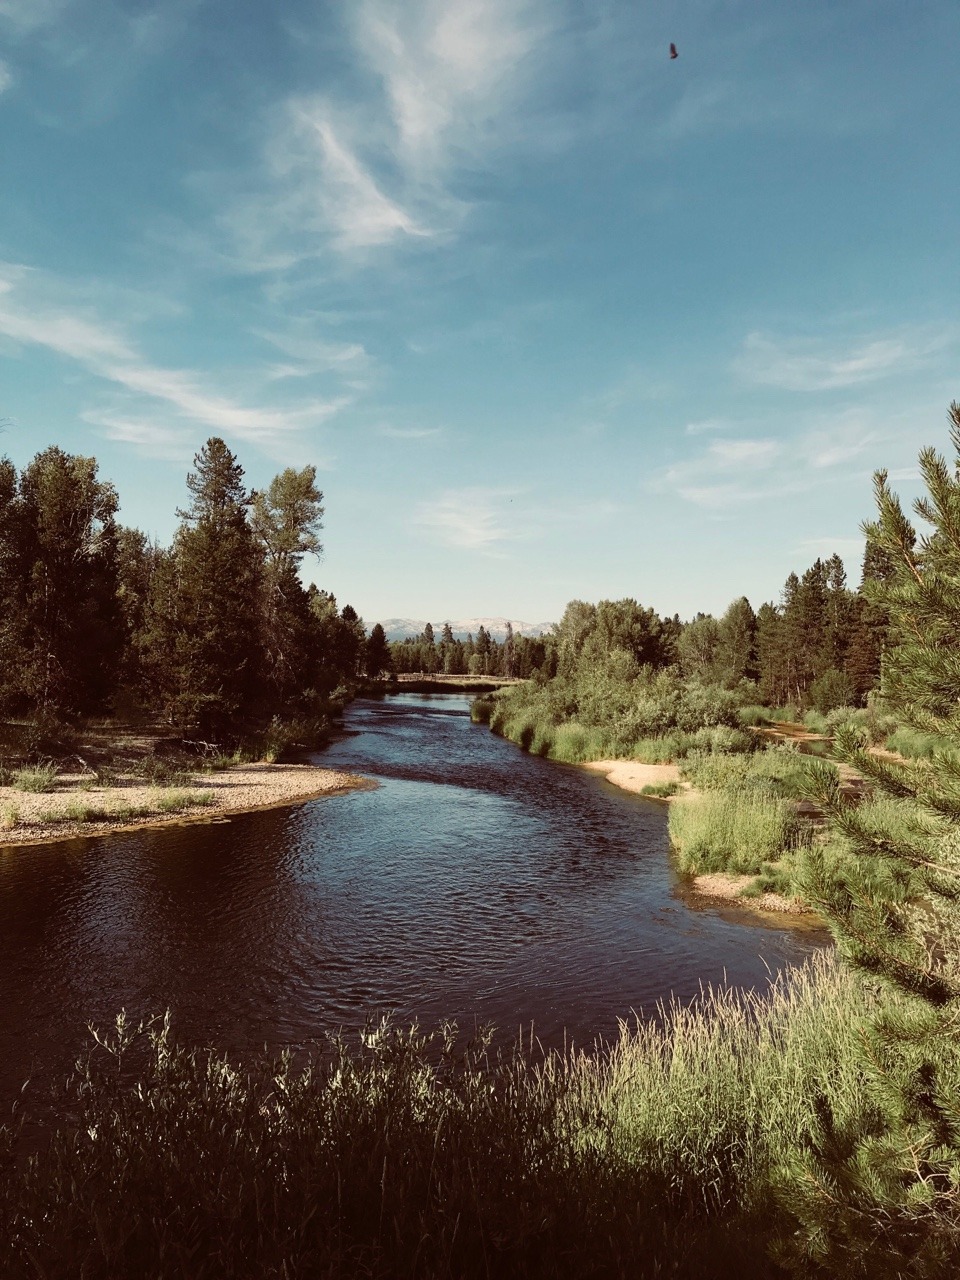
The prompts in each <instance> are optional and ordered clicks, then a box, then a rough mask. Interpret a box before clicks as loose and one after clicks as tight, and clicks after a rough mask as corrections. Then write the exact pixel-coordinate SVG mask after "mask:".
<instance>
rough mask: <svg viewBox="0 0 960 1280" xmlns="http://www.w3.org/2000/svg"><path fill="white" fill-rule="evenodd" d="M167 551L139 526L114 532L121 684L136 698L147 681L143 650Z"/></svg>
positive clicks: (122, 528) (146, 641)
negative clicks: (155, 582) (159, 570)
mask: <svg viewBox="0 0 960 1280" xmlns="http://www.w3.org/2000/svg"><path fill="white" fill-rule="evenodd" d="M167 554H168V553H167V552H164V551H163V550H162V549H161V548H160V547H159V546H157V545H156V544H155V543H152V542H151V541H150V540H149V539H148V538H147V536H146V534H145V533H141V531H140V530H139V529H128V528H124V527H121V528H120V529H118V531H117V598H118V601H119V605H120V622H121V627H122V629H123V647H122V654H121V659H120V683H121V685H122V687H123V689H124V690H125V691H126V692H127V693H128V694H129V695H131V696H133V697H134V698H135V699H136V698H137V697H138V695H141V694H142V692H143V688H144V684H145V680H146V671H145V665H144V650H145V647H146V645H147V643H148V640H147V625H148V618H149V609H150V598H151V594H152V592H153V580H154V575H155V573H156V571H157V568H158V566H159V565H160V563H161V561H162V560H163V558H164V556H165V555H167Z"/></svg>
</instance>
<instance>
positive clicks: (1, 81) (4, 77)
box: [0, 58, 13, 93]
mask: <svg viewBox="0 0 960 1280" xmlns="http://www.w3.org/2000/svg"><path fill="white" fill-rule="evenodd" d="M12 84H13V72H12V71H11V70H10V66H9V64H8V63H6V62H4V60H3V59H2V58H0V93H5V92H6V91H7V89H9V88H10V86H11V85H12Z"/></svg>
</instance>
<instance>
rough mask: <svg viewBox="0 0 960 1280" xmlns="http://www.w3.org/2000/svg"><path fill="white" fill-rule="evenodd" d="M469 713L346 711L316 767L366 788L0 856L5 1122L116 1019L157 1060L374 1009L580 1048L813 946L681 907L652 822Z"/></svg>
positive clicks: (807, 934)
mask: <svg viewBox="0 0 960 1280" xmlns="http://www.w3.org/2000/svg"><path fill="white" fill-rule="evenodd" d="M468 707H469V699H467V698H465V697H462V696H458V695H439V696H435V697H424V696H418V695H399V696H396V697H392V698H389V699H386V700H384V701H382V702H376V701H358V702H356V703H355V704H354V705H353V706H352V707H350V708H349V709H348V712H347V717H346V732H345V734H344V735H343V736H342V737H341V738H340V739H339V740H338V741H336V742H335V743H334V744H333V745H332V746H331V747H330V748H328V749H327V750H326V751H325V752H323V753H321V754H320V755H318V756H317V757H316V759H317V762H318V763H322V764H324V765H329V766H330V767H333V768H338V769H346V770H349V771H352V772H356V773H361V774H365V775H367V776H368V777H371V778H375V779H376V780H377V781H378V782H379V784H380V785H379V786H378V787H377V789H376V790H372V791H361V792H355V793H352V794H349V795H345V796H336V797H331V798H329V799H321V800H316V801H311V802H309V803H307V804H304V805H300V806H296V807H293V808H287V809H273V810H266V811H262V812H259V813H252V814H243V815H238V816H237V817H235V818H233V819H232V820H230V821H227V822H206V823H201V824H193V825H185V826H181V827H165V828H161V829H157V830H146V829H145V830H141V831H134V832H128V833H124V834H120V835H115V836H112V837H109V838H100V839H90V840H77V841H72V842H69V843H63V844H56V845H47V846H32V847H27V848H23V849H16V850H5V851H4V850H0V1103H2V1105H3V1106H4V1108H5V1107H6V1106H7V1105H8V1103H9V1100H10V1098H11V1097H12V1095H13V1093H14V1092H15V1090H16V1089H17V1088H18V1087H19V1085H20V1083H21V1082H22V1080H23V1079H24V1078H25V1077H26V1076H27V1075H28V1074H33V1075H34V1077H35V1078H39V1079H41V1080H43V1079H47V1078H49V1077H51V1076H52V1075H56V1074H57V1073H58V1072H61V1071H63V1070H66V1069H68V1068H69V1066H70V1065H71V1063H72V1061H73V1058H74V1056H75V1055H76V1052H77V1050H78V1049H79V1048H80V1047H81V1046H82V1045H83V1043H84V1041H85V1038H86V1030H85V1028H86V1025H87V1023H88V1022H90V1021H92V1022H94V1023H97V1024H99V1025H103V1024H104V1023H106V1022H108V1021H109V1020H111V1019H112V1017H113V1016H114V1014H115V1013H116V1012H117V1010H119V1009H120V1008H126V1009H127V1010H128V1011H130V1012H132V1013H134V1014H137V1015H140V1014H144V1013H152V1012H157V1011H159V1010H162V1009H165V1008H167V1007H168V1006H169V1007H170V1008H171V1009H172V1010H173V1013H174V1021H175V1026H176V1028H177V1031H178V1033H179V1034H180V1035H181V1036H182V1037H184V1038H186V1039H188V1040H190V1041H194V1042H201V1043H214V1044H216V1045H218V1046H221V1047H224V1048H227V1049H230V1050H233V1051H244V1050H249V1049H251V1048H255V1047H259V1046H262V1045H264V1044H267V1045H271V1046H276V1045H280V1044H293V1045H303V1044H308V1043H309V1042H310V1041H311V1040H313V1039H314V1038H316V1037H318V1036H321V1035H322V1034H323V1033H324V1032H325V1031H328V1030H332V1029H334V1028H336V1027H338V1026H345V1027H356V1026H359V1025H362V1023H363V1022H364V1021H365V1019H366V1018H367V1017H369V1016H370V1015H376V1014H377V1013H379V1012H381V1011H384V1010H392V1011H394V1012H395V1013H396V1014H397V1016H398V1017H399V1018H401V1019H403V1020H408V1019H411V1018H414V1017H416V1018H418V1019H419V1020H420V1022H421V1024H423V1025H431V1024H434V1023H436V1022H437V1021H438V1020H440V1019H442V1018H455V1019H457V1020H459V1021H460V1022H461V1024H462V1025H465V1026H468V1027H473V1025H474V1023H475V1022H476V1021H482V1022H493V1023H495V1024H497V1026H498V1027H500V1028H501V1029H502V1030H503V1032H504V1033H505V1034H512V1033H513V1032H514V1031H515V1030H516V1029H518V1028H520V1027H521V1026H523V1027H524V1028H525V1029H526V1030H527V1031H529V1027H530V1024H531V1022H532V1023H533V1025H534V1029H535V1033H536V1035H538V1036H539V1038H540V1039H541V1041H543V1042H544V1043H545V1044H547V1045H558V1044H560V1043H562V1041H563V1038H564V1035H565V1034H566V1035H567V1036H568V1037H572V1038H573V1039H575V1040H576V1042H578V1043H589V1042H592V1041H593V1040H594V1038H595V1037H596V1036H598V1035H604V1036H609V1035H611V1034H613V1033H614V1032H615V1031H616V1027H617V1019H618V1018H620V1017H630V1015H631V1012H632V1011H635V1010H641V1009H647V1010H652V1009H653V1008H654V1006H655V1005H656V1002H657V1001H658V1000H661V999H664V998H666V997H669V996H670V995H671V994H674V995H676V996H678V997H679V998H681V999H684V1000H686V999H689V998H691V997H692V996H694V995H695V994H696V993H697V991H698V990H699V988H700V985H701V984H702V983H715V982H720V981H723V980H724V979H725V978H726V979H727V980H729V981H730V982H733V983H736V984H739V985H744V986H754V985H764V984H765V983H766V981H767V979H768V976H769V974H770V973H772V972H776V971H778V970H779V969H781V968H782V967H783V966H784V965H787V964H790V963H794V962H797V961H799V960H801V959H802V958H803V957H804V956H806V955H808V954H809V953H810V952H811V951H812V950H813V949H814V948H816V947H818V946H821V945H823V944H824V942H825V936H824V934H823V933H822V932H820V931H815V930H810V929H797V928H796V927H790V928H786V927H783V925H782V924H780V923H779V922H777V921H775V920H772V921H771V923H770V924H768V925H764V924H762V923H756V922H751V921H750V918H749V917H745V916H743V915H742V914H737V913H735V912H734V911H731V910H729V909H728V910H726V911H724V910H723V909H721V908H718V907H715V906H709V905H704V904H702V903H701V904H697V903H695V902H691V901H690V900H689V899H688V898H687V897H685V896H684V894H683V892H682V886H680V884H679V882H678V881H677V878H676V877H675V875H674V873H673V872H672V870H671V866H670V859H669V852H668V843H667V835H666V809H665V808H664V807H663V806H661V805H658V804H656V803H655V802H653V801H649V800H643V799H640V798H638V797H635V796H630V795H627V794H625V793H623V792H620V791H618V790H616V789H615V788H613V787H611V786H610V785H609V784H608V783H606V782H604V781H603V780H602V779H600V778H598V777H597V776H595V775H593V774H590V773H588V772H586V771H584V770H580V769H576V768H573V767H566V766H562V765H557V764H552V763H548V762H545V761H543V760H540V759H537V758H535V757H530V756H527V755H525V754H524V753H522V752H521V751H520V750H519V749H518V748H517V747H515V746H514V745H513V744H512V743H509V742H505V741H504V740H502V739H500V738H497V737H495V736H494V735H493V734H491V733H490V732H489V731H488V730H487V729H486V728H483V727H481V726H477V725H472V724H471V723H470V720H469V715H468Z"/></svg>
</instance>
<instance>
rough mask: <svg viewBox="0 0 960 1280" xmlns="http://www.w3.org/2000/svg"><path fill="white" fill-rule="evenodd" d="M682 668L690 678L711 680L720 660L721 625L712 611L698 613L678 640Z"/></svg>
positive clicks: (678, 652)
mask: <svg viewBox="0 0 960 1280" xmlns="http://www.w3.org/2000/svg"><path fill="white" fill-rule="evenodd" d="M676 647H677V657H678V659H679V662H680V670H681V671H682V672H683V674H684V676H685V677H686V678H687V679H688V680H692V679H700V680H711V679H713V678H714V676H715V675H716V673H717V669H718V666H719V660H720V648H721V634H720V627H719V625H718V623H717V620H716V618H715V617H714V616H713V614H712V613H698V614H697V616H696V617H695V618H693V619H692V620H691V621H690V622H688V623H687V624H686V626H685V627H684V628H683V630H682V631H681V632H680V635H679V636H678V637H677V642H676Z"/></svg>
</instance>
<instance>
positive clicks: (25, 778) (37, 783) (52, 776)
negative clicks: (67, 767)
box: [13, 760, 59, 792]
mask: <svg viewBox="0 0 960 1280" xmlns="http://www.w3.org/2000/svg"><path fill="white" fill-rule="evenodd" d="M58 772H59V771H58V769H57V766H56V765H55V764H54V763H53V762H52V761H50V760H46V761H41V762H40V763H39V764H32V765H28V766H27V767H26V768H23V769H18V770H17V771H16V772H15V773H14V775H13V785H14V787H16V789H17V790H18V791H34V792H47V791H55V790H56V786H57V773H58Z"/></svg>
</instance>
